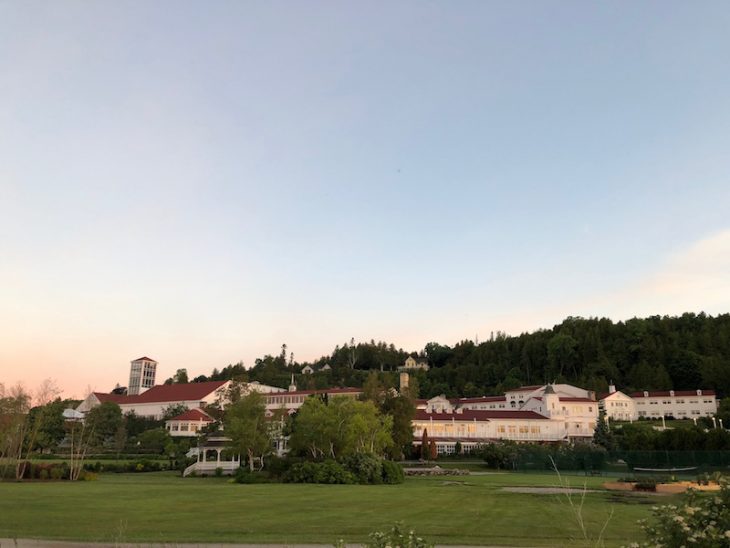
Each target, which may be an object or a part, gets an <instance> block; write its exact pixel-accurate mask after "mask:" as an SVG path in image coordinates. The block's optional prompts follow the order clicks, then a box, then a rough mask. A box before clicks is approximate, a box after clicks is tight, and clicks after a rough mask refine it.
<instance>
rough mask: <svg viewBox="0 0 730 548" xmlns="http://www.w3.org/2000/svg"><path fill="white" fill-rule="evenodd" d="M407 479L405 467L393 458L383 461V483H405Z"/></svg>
mask: <svg viewBox="0 0 730 548" xmlns="http://www.w3.org/2000/svg"><path fill="white" fill-rule="evenodd" d="M403 481H405V474H404V473H403V468H402V467H401V465H400V464H398V463H397V462H393V461H392V460H384V461H383V483H388V484H395V483H403Z"/></svg>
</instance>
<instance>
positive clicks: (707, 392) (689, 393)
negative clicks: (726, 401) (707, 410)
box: [629, 390, 715, 398]
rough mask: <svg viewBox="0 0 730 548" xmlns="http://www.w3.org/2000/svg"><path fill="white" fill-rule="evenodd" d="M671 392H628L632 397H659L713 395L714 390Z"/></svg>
mask: <svg viewBox="0 0 730 548" xmlns="http://www.w3.org/2000/svg"><path fill="white" fill-rule="evenodd" d="M672 392H673V394H670V390H655V391H653V392H652V391H649V392H647V393H648V394H649V395H648V396H645V395H644V392H634V393H633V394H629V395H630V396H631V397H632V398H647V397H649V398H661V397H666V396H672V395H674V396H685V397H687V396H714V395H715V391H714V390H699V392H700V393H699V394H698V393H697V392H698V391H697V390H673V391H672Z"/></svg>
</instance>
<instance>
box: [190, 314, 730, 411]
mask: <svg viewBox="0 0 730 548" xmlns="http://www.w3.org/2000/svg"><path fill="white" fill-rule="evenodd" d="M409 355H412V356H419V355H420V356H422V357H426V358H427V359H428V363H429V365H430V370H429V371H428V372H418V373H417V374H416V379H417V384H418V386H419V388H420V396H421V397H431V396H435V395H438V394H446V395H447V396H450V397H456V396H462V397H463V396H482V395H490V394H501V393H503V392H504V390H507V389H510V388H514V387H517V386H519V385H522V384H542V383H545V382H553V381H556V382H568V383H572V384H576V385H579V386H582V387H585V388H588V389H591V390H595V391H596V392H604V391H606V390H607V389H608V385H609V382H610V381H613V382H614V383H615V384H616V386H617V387H618V388H619V389H621V390H623V391H633V390H662V389H667V390H668V389H675V390H692V389H696V388H707V389H715V390H717V391H718V392H719V395H720V396H721V397H722V396H726V395H730V314H722V315H719V316H715V317H713V316H710V315H707V314H704V313H700V314H692V313H686V314H683V315H681V316H678V317H672V316H661V317H660V316H652V317H649V318H633V319H630V320H627V321H625V322H613V321H611V320H610V319H607V318H577V317H569V318H566V319H565V320H564V321H563V322H561V323H560V324H558V325H556V326H554V327H553V328H552V329H542V330H538V331H535V332H533V333H522V334H520V335H517V336H508V335H506V334H504V333H501V332H497V333H495V334H492V336H491V337H490V338H489V339H488V340H487V341H484V342H481V343H480V344H475V343H474V342H473V341H469V340H465V341H461V342H459V343H457V344H456V345H454V346H447V345H442V344H439V343H436V342H430V343H428V344H426V346H425V348H424V349H423V350H422V351H420V352H408V351H404V350H403V349H400V348H396V347H395V346H394V345H392V344H388V343H385V342H376V341H372V340H371V341H370V342H360V343H356V342H355V341H354V340H351V341H349V342H346V343H344V344H343V345H338V346H336V347H335V349H334V350H333V351H332V353H331V354H329V355H325V356H322V357H321V358H319V359H318V360H315V361H313V362H297V361H295V360H294V355H293V354H291V353H290V352H288V350H287V347H286V345H283V346H282V350H281V353H280V354H278V355H276V356H272V355H267V356H265V357H263V358H260V359H257V360H256V363H255V364H254V366H253V367H252V368H250V369H246V368H245V367H244V365H243V364H242V363H238V364H235V365H229V366H227V367H225V368H224V369H222V370H220V371H219V370H217V369H216V370H214V371H213V372H212V374H211V375H210V376H207V377H206V376H205V375H201V376H200V377H197V378H195V379H194V381H198V382H199V381H204V380H227V379H232V378H239V379H242V380H251V381H254V380H256V381H259V382H262V383H265V384H271V385H275V386H281V387H286V386H288V385H289V382H290V379H291V375H292V374H295V375H296V383H297V385H298V388H300V389H313V388H325V387H330V386H362V385H363V383H364V382H365V380H366V378H367V373H368V372H369V371H371V370H379V371H383V372H384V376H385V377H386V378H388V379H389V381H388V382H389V383H390V384H391V385H395V384H396V382H397V376H396V374H395V371H396V369H397V367H398V366H400V365H402V364H403V363H404V361H405V359H406V358H407V357H408V356H409ZM306 365H309V366H311V367H312V368H313V369H314V370H315V373H314V374H312V375H299V373H300V372H301V370H302V368H303V367H304V366H306ZM325 365H328V366H329V367H330V369H329V370H322V368H323V366H325Z"/></svg>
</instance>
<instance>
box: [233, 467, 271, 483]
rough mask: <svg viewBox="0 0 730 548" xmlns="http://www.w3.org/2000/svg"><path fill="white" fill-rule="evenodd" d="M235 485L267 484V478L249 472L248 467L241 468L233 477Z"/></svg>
mask: <svg viewBox="0 0 730 548" xmlns="http://www.w3.org/2000/svg"><path fill="white" fill-rule="evenodd" d="M233 481H234V482H235V483H268V482H269V480H268V478H267V477H266V476H265V475H264V474H262V473H261V472H251V471H250V470H249V469H248V467H246V466H242V467H241V468H239V469H238V470H236V473H235V475H234V476H233Z"/></svg>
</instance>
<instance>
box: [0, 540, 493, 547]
mask: <svg viewBox="0 0 730 548" xmlns="http://www.w3.org/2000/svg"><path fill="white" fill-rule="evenodd" d="M361 546H362V545H361V544H348V545H347V547H348V548H361ZM0 548H332V545H331V544H195V543H192V544H190V543H187V544H179V543H172V542H171V543H166V544H152V543H141V544H131V543H114V542H72V541H64V540H34V539H22V538H19V539H11V538H0ZM437 548H475V547H474V546H457V545H448V546H447V545H437ZM483 548H507V547H504V546H485V547H483Z"/></svg>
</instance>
